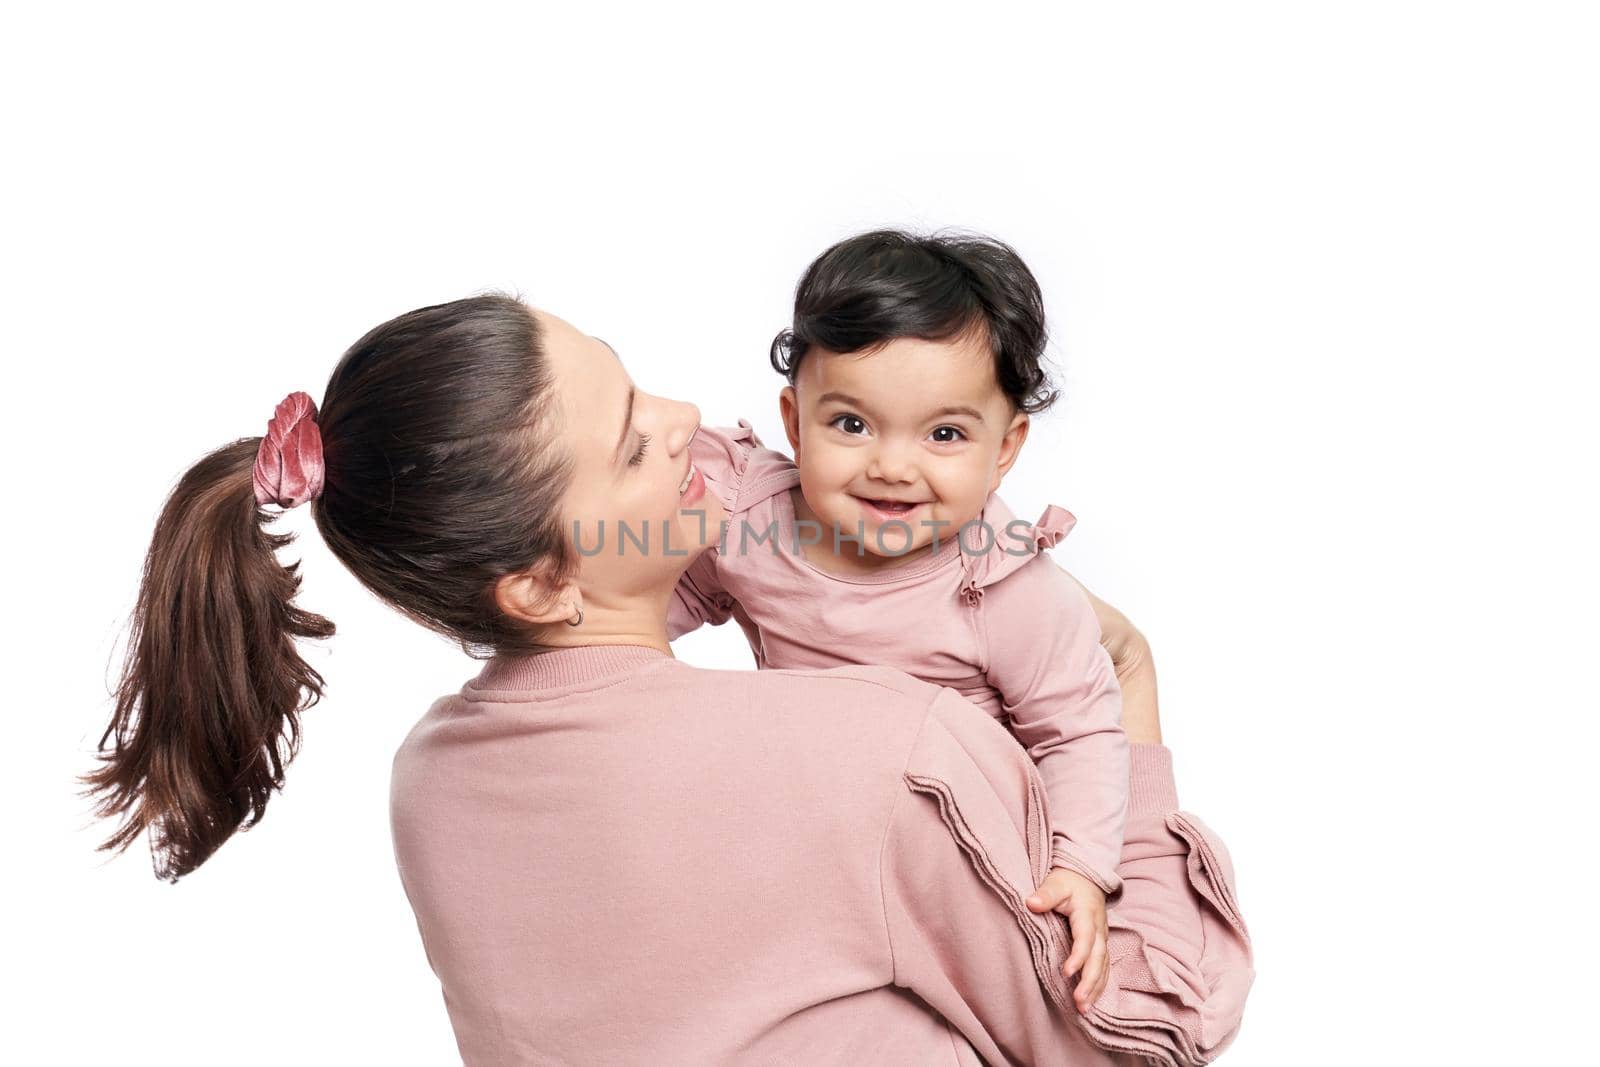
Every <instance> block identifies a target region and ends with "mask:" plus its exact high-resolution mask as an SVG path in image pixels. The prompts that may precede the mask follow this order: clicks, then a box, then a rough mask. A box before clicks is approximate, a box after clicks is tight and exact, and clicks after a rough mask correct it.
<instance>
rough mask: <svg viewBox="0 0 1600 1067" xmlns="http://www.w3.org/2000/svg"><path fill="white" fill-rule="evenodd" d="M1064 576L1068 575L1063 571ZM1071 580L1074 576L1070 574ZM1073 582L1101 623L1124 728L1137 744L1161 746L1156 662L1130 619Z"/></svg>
mask: <svg viewBox="0 0 1600 1067" xmlns="http://www.w3.org/2000/svg"><path fill="white" fill-rule="evenodd" d="M1062 573H1064V574H1066V571H1065V570H1063V571H1062ZM1067 577H1068V578H1072V575H1071V574H1067ZM1072 581H1073V582H1074V583H1075V584H1076V585H1077V587H1078V588H1079V589H1082V590H1083V595H1084V596H1086V597H1088V598H1089V603H1090V604H1091V605H1093V607H1094V617H1095V620H1096V621H1097V622H1099V623H1100V643H1101V644H1102V645H1104V646H1105V649H1106V651H1107V652H1108V653H1110V655H1111V665H1112V666H1113V667H1114V668H1116V671H1117V683H1118V684H1119V685H1120V686H1121V687H1122V728H1123V730H1124V731H1125V732H1126V733H1127V735H1128V740H1129V741H1130V742H1131V743H1134V744H1152V745H1159V744H1160V743H1161V717H1160V714H1159V713H1158V708H1157V701H1156V662H1155V659H1154V657H1153V656H1152V655H1151V652H1150V642H1148V641H1146V640H1145V637H1144V634H1142V633H1140V632H1139V630H1138V628H1137V627H1136V626H1134V625H1133V623H1131V622H1129V621H1128V617H1127V616H1126V615H1124V614H1123V613H1122V612H1120V611H1118V610H1117V609H1116V608H1114V607H1112V606H1111V605H1110V604H1107V603H1106V602H1105V601H1104V600H1101V599H1100V598H1099V597H1097V596H1095V595H1094V594H1093V593H1091V592H1089V590H1088V589H1087V588H1085V587H1084V584H1083V583H1082V582H1080V581H1078V579H1076V578H1072Z"/></svg>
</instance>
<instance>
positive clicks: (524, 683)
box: [467, 645, 673, 692]
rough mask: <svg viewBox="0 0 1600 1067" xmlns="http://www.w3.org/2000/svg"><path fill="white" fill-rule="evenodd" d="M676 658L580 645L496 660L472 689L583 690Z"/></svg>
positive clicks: (640, 648)
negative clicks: (572, 688)
mask: <svg viewBox="0 0 1600 1067" xmlns="http://www.w3.org/2000/svg"><path fill="white" fill-rule="evenodd" d="M672 658H673V657H672V656H670V655H668V654H667V653H665V652H663V651H661V650H660V649H659V648H652V647H650V646H649V645H579V646H577V647H575V648H553V649H551V650H550V651H548V652H533V653H525V654H520V655H515V656H496V657H494V658H493V659H491V660H489V661H488V663H486V664H485V665H484V667H483V669H482V670H481V671H479V672H478V676H477V677H476V678H474V679H472V681H470V682H468V683H467V688H470V689H480V690H484V689H496V690H517V691H523V692H527V691H536V690H547V689H549V690H553V689H566V688H569V687H572V686H584V687H588V685H590V684H592V683H594V682H602V681H605V680H607V679H613V678H620V677H621V676H623V675H627V674H631V673H633V672H634V671H636V670H638V669H640V668H641V667H645V666H648V665H649V664H651V663H658V662H661V661H664V660H671V659H672Z"/></svg>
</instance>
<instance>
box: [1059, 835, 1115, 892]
mask: <svg viewBox="0 0 1600 1067" xmlns="http://www.w3.org/2000/svg"><path fill="white" fill-rule="evenodd" d="M1050 866H1051V867H1052V868H1055V867H1062V868H1065V869H1066V870H1069V871H1073V872H1074V873H1077V874H1081V875H1083V876H1084V877H1085V878H1087V879H1089V881H1091V882H1093V883H1094V884H1095V885H1097V886H1099V887H1100V892H1102V893H1104V894H1105V895H1106V896H1108V897H1111V896H1115V895H1116V894H1117V892H1118V891H1119V890H1120V889H1121V888H1122V879H1121V878H1120V877H1118V876H1117V872H1116V871H1102V870H1100V869H1098V868H1097V867H1095V865H1094V864H1092V863H1090V862H1088V861H1087V860H1085V859H1084V858H1083V857H1082V856H1081V855H1079V854H1078V851H1077V849H1076V848H1074V847H1073V845H1072V843H1071V842H1069V841H1066V840H1065V839H1063V838H1062V837H1061V836H1060V835H1059V834H1058V835H1056V838H1055V841H1054V842H1053V843H1052V844H1051V846H1050Z"/></svg>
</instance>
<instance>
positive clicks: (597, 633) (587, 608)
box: [539, 589, 672, 656]
mask: <svg viewBox="0 0 1600 1067" xmlns="http://www.w3.org/2000/svg"><path fill="white" fill-rule="evenodd" d="M671 597H672V590H670V589H668V590H667V591H666V592H664V593H662V594H659V595H657V596H652V597H649V598H648V600H645V599H644V598H641V597H634V598H630V599H629V601H628V602H626V603H618V604H609V603H606V602H604V601H596V600H594V599H592V598H589V597H585V599H584V603H583V622H581V623H579V624H578V625H577V626H569V625H567V624H566V623H555V624H553V625H550V626H546V627H545V628H544V632H543V633H541V634H540V635H539V643H540V644H541V645H545V646H546V647H549V648H581V647H582V646H584V645H644V646H646V647H648V648H654V649H657V650H658V651H661V652H665V653H666V654H667V655H669V656H670V655H672V645H671V644H669V643H668V641H667V622H666V620H667V603H668V602H669V600H670V599H671Z"/></svg>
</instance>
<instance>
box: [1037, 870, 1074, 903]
mask: <svg viewBox="0 0 1600 1067" xmlns="http://www.w3.org/2000/svg"><path fill="white" fill-rule="evenodd" d="M1071 895H1072V881H1071V879H1069V878H1066V877H1064V875H1063V873H1062V872H1061V871H1051V872H1050V874H1049V876H1047V877H1046V878H1045V880H1044V881H1042V882H1040V883H1039V888H1037V889H1035V890H1034V891H1033V895H1032V896H1030V897H1029V898H1028V907H1030V908H1032V909H1033V910H1034V911H1055V910H1056V909H1057V908H1058V907H1060V906H1061V905H1062V903H1063V902H1065V901H1066V900H1067V899H1068V898H1069V897H1070V896H1071Z"/></svg>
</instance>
